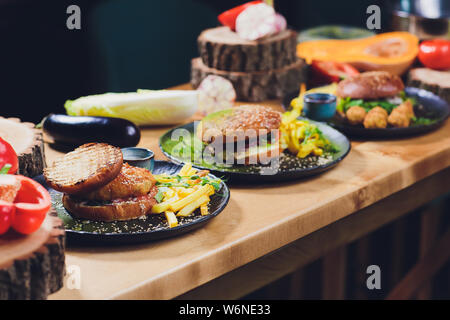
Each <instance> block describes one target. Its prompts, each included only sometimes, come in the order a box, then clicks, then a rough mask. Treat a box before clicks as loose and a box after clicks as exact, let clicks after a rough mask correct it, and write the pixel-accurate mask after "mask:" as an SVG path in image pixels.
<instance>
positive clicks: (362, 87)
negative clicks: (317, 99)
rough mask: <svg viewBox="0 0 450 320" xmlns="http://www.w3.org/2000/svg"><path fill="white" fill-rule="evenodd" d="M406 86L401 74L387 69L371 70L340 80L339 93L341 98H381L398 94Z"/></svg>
mask: <svg viewBox="0 0 450 320" xmlns="http://www.w3.org/2000/svg"><path fill="white" fill-rule="evenodd" d="M404 88H405V86H404V84H403V81H402V79H400V77H399V76H397V75H393V74H390V73H389V72H386V71H369V72H363V73H361V74H358V75H355V76H352V77H349V78H347V79H344V80H342V81H341V82H339V84H338V87H337V95H338V96H339V97H341V98H347V97H349V98H352V99H379V98H386V97H392V96H395V95H397V94H398V93H399V92H400V91H402V90H403V89H404Z"/></svg>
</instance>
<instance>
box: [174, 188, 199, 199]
mask: <svg viewBox="0 0 450 320" xmlns="http://www.w3.org/2000/svg"><path fill="white" fill-rule="evenodd" d="M177 191H178V194H179V195H180V197H187V196H188V195H190V194H191V193H193V192H195V189H194V188H178V190H177Z"/></svg>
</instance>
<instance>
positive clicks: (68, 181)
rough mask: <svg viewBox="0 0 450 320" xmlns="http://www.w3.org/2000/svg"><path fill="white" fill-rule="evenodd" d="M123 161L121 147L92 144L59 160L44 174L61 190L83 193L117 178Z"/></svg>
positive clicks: (81, 147)
mask: <svg viewBox="0 0 450 320" xmlns="http://www.w3.org/2000/svg"><path fill="white" fill-rule="evenodd" d="M122 164H123V155H122V151H121V150H120V149H119V148H116V147H114V146H111V145H108V144H106V143H88V144H84V145H82V146H80V147H78V148H77V149H75V150H74V151H72V152H69V153H67V154H66V155H64V157H62V158H61V159H58V160H56V161H55V162H54V163H53V164H52V165H51V166H49V167H48V168H46V169H45V170H44V177H45V180H46V181H47V184H48V185H49V186H50V187H51V188H53V189H55V190H57V191H60V192H64V193H67V194H72V195H81V194H87V193H89V192H91V191H94V190H96V189H98V188H101V187H103V186H104V185H106V184H108V183H109V182H111V181H112V180H114V179H115V178H116V177H117V175H118V174H119V173H120V170H121V168H122Z"/></svg>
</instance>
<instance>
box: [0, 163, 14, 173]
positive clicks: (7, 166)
mask: <svg viewBox="0 0 450 320" xmlns="http://www.w3.org/2000/svg"><path fill="white" fill-rule="evenodd" d="M11 167H12V165H10V164H9V163H7V164H5V165H4V166H3V168H1V169H0V174H8V172H9V170H10V169H11Z"/></svg>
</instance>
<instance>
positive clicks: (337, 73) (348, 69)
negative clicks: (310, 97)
mask: <svg viewBox="0 0 450 320" xmlns="http://www.w3.org/2000/svg"><path fill="white" fill-rule="evenodd" d="M357 74H359V71H358V70H357V69H356V68H354V67H353V66H352V65H350V64H348V63H342V62H334V61H317V60H313V62H312V64H311V84H313V85H323V84H329V83H332V82H339V81H341V80H342V79H345V78H347V77H350V76H354V75H357Z"/></svg>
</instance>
